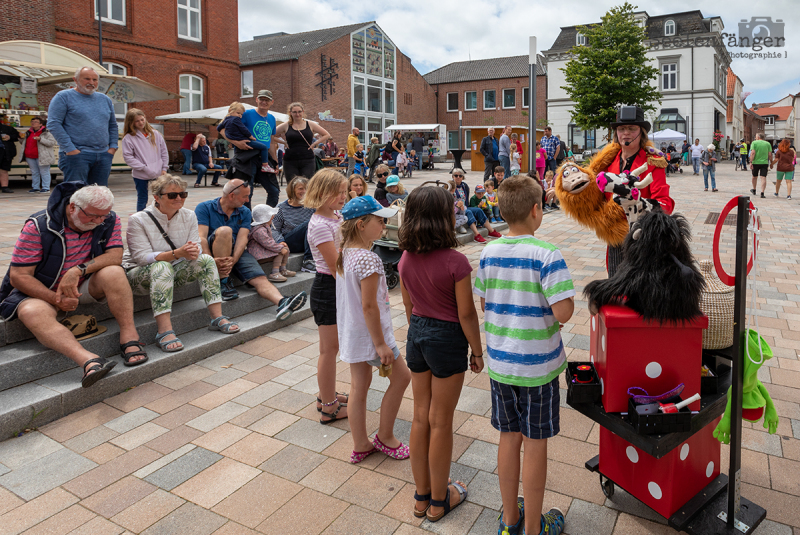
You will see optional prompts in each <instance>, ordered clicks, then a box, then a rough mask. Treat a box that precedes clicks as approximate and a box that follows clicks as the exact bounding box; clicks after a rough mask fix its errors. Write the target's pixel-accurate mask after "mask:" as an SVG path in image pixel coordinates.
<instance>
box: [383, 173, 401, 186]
mask: <svg viewBox="0 0 800 535" xmlns="http://www.w3.org/2000/svg"><path fill="white" fill-rule="evenodd" d="M399 183H400V177H399V176H397V175H389V177H388V178H387V179H386V187H387V188H388V187H389V186H396V185H398V184H399Z"/></svg>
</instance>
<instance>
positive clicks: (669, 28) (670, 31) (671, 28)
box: [664, 19, 677, 37]
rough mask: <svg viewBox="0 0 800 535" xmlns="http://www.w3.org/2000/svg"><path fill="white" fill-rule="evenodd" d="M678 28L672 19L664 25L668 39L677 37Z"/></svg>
mask: <svg viewBox="0 0 800 535" xmlns="http://www.w3.org/2000/svg"><path fill="white" fill-rule="evenodd" d="M676 28H677V27H676V26H675V21H674V20H672V19H670V20H668V21H667V22H665V23H664V35H665V36H667V37H669V36H671V35H675V33H676Z"/></svg>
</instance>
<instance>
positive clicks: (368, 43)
mask: <svg viewBox="0 0 800 535" xmlns="http://www.w3.org/2000/svg"><path fill="white" fill-rule="evenodd" d="M350 57H351V61H352V65H351V66H352V72H353V76H352V87H353V89H352V92H353V94H352V99H353V106H352V109H353V125H354V126H355V127H356V128H358V129H359V130H360V131H361V133H360V134H359V138H360V139H361V141H362V142H365V141H367V142H368V141H369V139H370V138H372V137H377V138H378V140H379V141H381V142H383V141H384V138H385V135H384V133H385V131H386V128H388V127H389V126H392V125H393V124H395V123H396V122H397V105H396V102H397V93H396V88H397V86H396V83H397V81H396V74H397V73H396V67H395V63H396V59H397V49H396V47H395V46H394V44H393V43H391V42H390V41H389V39H388V38H387V37H386V36H385V35H384V34H383V31H382V30H381V29H380V28H378V27H377V26H376V25H370V26H368V27H367V28H365V29H363V30H359V31H357V32H354V33H352V34H351V36H350ZM365 126H366V128H364V127H365Z"/></svg>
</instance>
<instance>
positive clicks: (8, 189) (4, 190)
mask: <svg viewBox="0 0 800 535" xmlns="http://www.w3.org/2000/svg"><path fill="white" fill-rule="evenodd" d="M0 191H2V192H3V193H14V190H13V189H11V188H3V189H0Z"/></svg>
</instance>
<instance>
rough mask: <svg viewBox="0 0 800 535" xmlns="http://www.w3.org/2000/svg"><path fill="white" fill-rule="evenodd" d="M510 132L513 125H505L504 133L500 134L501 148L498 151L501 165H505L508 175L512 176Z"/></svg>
mask: <svg viewBox="0 0 800 535" xmlns="http://www.w3.org/2000/svg"><path fill="white" fill-rule="evenodd" d="M510 134H511V127H510V126H506V127H504V128H503V134H502V135H501V136H500V143H499V149H498V152H497V154H498V158H499V160H500V165H502V166H503V169H504V170H505V172H506V176H511V138H510V137H508V136H509V135H510Z"/></svg>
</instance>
